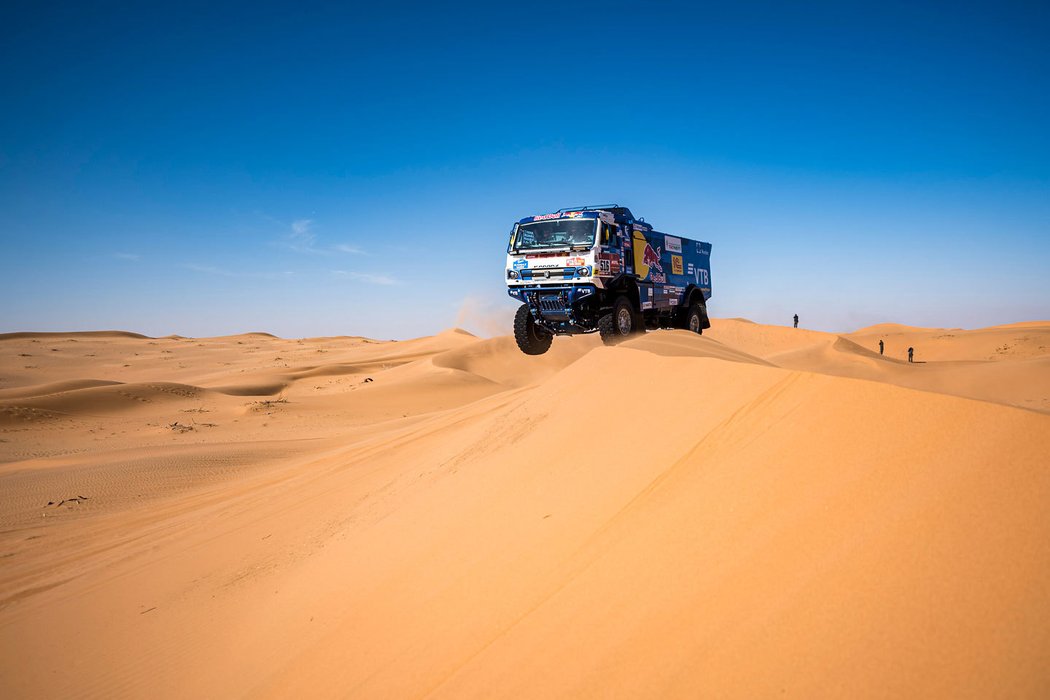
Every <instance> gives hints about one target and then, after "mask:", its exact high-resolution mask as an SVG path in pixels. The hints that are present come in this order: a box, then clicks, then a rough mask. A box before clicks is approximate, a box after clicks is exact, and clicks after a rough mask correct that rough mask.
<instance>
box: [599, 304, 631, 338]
mask: <svg viewBox="0 0 1050 700" xmlns="http://www.w3.org/2000/svg"><path fill="white" fill-rule="evenodd" d="M637 319H638V315H637V314H635V312H634V308H633V307H632V306H631V302H630V300H629V299H628V298H627V297H617V298H616V302H615V303H614V304H613V310H612V313H609V314H605V315H604V316H602V317H601V318H600V319H598V334H599V335H600V336H601V337H602V342H604V343H605V344H606V345H615V344H616V343H619V342H620V341H621V340H623V339H625V338H627V337H628V336H629V335H631V333H634V332H636V331H637V330H638V320H637Z"/></svg>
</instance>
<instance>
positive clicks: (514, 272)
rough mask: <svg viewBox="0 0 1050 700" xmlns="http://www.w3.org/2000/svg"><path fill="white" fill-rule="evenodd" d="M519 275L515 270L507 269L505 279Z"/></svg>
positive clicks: (511, 278)
mask: <svg viewBox="0 0 1050 700" xmlns="http://www.w3.org/2000/svg"><path fill="white" fill-rule="evenodd" d="M519 276H520V275H518V271H517V270H507V279H509V280H516V279H518V277H519Z"/></svg>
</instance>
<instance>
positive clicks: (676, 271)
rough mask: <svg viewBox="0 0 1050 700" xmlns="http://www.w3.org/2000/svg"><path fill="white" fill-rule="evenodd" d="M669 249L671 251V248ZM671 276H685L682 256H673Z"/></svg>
mask: <svg viewBox="0 0 1050 700" xmlns="http://www.w3.org/2000/svg"><path fill="white" fill-rule="evenodd" d="M667 249H668V250H670V249H671V248H670V246H668V248H667ZM671 274H672V275H681V274H685V273H684V272H682V256H681V255H672V256H671Z"/></svg>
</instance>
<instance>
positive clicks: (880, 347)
mask: <svg viewBox="0 0 1050 700" xmlns="http://www.w3.org/2000/svg"><path fill="white" fill-rule="evenodd" d="M885 348H886V346H885V345H883V344H882V338H879V354H880V355H881V354H882V351H883V350H884V349H885Z"/></svg>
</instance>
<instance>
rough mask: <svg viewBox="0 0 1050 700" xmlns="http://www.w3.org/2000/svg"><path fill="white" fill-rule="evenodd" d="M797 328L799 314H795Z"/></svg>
mask: <svg viewBox="0 0 1050 700" xmlns="http://www.w3.org/2000/svg"><path fill="white" fill-rule="evenodd" d="M795 328H798V314H795Z"/></svg>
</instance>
